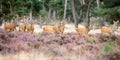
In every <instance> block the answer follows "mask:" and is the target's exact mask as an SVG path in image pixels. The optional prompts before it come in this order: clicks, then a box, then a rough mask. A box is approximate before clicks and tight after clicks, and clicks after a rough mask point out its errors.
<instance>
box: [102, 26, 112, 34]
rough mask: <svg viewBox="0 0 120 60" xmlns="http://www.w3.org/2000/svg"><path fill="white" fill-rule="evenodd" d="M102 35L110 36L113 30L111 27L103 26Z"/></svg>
mask: <svg viewBox="0 0 120 60" xmlns="http://www.w3.org/2000/svg"><path fill="white" fill-rule="evenodd" d="M101 33H108V34H110V33H112V28H111V27H106V26H103V27H102V28H101Z"/></svg>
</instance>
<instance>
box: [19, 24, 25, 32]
mask: <svg viewBox="0 0 120 60" xmlns="http://www.w3.org/2000/svg"><path fill="white" fill-rule="evenodd" d="M18 27H19V31H20V32H23V31H25V23H19V26H18Z"/></svg>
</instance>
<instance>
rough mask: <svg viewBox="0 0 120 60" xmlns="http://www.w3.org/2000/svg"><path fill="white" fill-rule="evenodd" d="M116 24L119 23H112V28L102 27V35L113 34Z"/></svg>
mask: <svg viewBox="0 0 120 60" xmlns="http://www.w3.org/2000/svg"><path fill="white" fill-rule="evenodd" d="M118 22H119V21H113V25H112V27H107V26H103V27H102V28H101V33H103V34H111V33H114V31H115V30H116V29H117V25H118Z"/></svg>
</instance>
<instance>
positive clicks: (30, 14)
mask: <svg viewBox="0 0 120 60" xmlns="http://www.w3.org/2000/svg"><path fill="white" fill-rule="evenodd" d="M29 16H30V20H32V9H31V10H30V13H29Z"/></svg>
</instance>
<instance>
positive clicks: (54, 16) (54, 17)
mask: <svg viewBox="0 0 120 60" xmlns="http://www.w3.org/2000/svg"><path fill="white" fill-rule="evenodd" d="M53 20H54V21H55V20H56V11H55V10H53Z"/></svg>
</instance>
